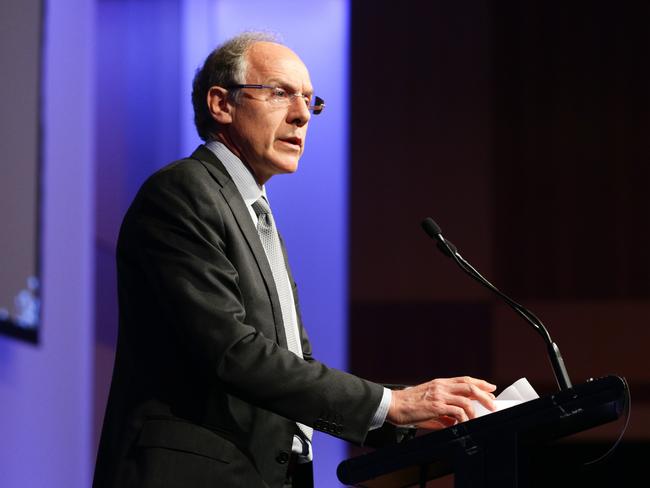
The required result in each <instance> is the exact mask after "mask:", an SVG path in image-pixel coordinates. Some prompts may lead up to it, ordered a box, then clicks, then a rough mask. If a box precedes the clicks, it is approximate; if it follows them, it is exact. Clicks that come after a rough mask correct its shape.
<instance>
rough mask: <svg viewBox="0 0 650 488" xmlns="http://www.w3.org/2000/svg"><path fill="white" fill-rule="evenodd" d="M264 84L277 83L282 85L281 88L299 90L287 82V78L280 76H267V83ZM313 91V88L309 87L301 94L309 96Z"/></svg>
mask: <svg viewBox="0 0 650 488" xmlns="http://www.w3.org/2000/svg"><path fill="white" fill-rule="evenodd" d="M265 84H268V85H278V86H281V87H283V88H289V89H291V90H292V91H294V92H298V91H300V90H298V89H296V86H295V85H293V84H291V83H290V82H288V81H287V80H283V79H282V78H269V79H268V81H267V83H265ZM313 92H314V90H313V89H312V88H310V89H309V90H306V91H305V92H304V93H303V95H309V96H311V95H313Z"/></svg>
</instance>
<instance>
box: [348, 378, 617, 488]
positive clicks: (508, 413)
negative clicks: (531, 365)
mask: <svg viewBox="0 0 650 488" xmlns="http://www.w3.org/2000/svg"><path fill="white" fill-rule="evenodd" d="M628 398H629V397H628V391H627V383H626V381H625V380H624V379H623V378H621V377H618V376H606V377H603V378H599V379H594V380H590V381H587V382H586V383H582V384H579V385H575V386H573V387H571V388H568V389H565V390H562V391H559V392H558V393H555V394H552V395H548V396H545V397H542V398H538V399H536V400H532V401H529V402H525V403H522V404H520V405H517V406H515V407H511V408H508V409H505V410H501V411H499V412H494V413H491V414H489V415H486V416H483V417H479V418H477V419H473V420H470V421H467V422H463V423H461V424H458V425H455V426H453V427H448V428H446V429H443V430H439V431H434V432H431V433H428V434H425V435H420V436H416V437H414V438H411V439H408V440H406V441H403V442H401V443H399V444H394V445H390V446H387V447H384V448H381V449H377V450H376V451H373V452H370V453H367V454H363V455H361V456H357V457H354V458H351V459H348V460H346V461H343V462H342V463H340V464H339V466H338V470H337V475H338V478H339V480H340V481H341V482H342V483H344V484H347V485H352V486H359V487H368V488H398V487H409V486H418V485H420V486H424V485H425V483H426V481H428V480H431V479H435V478H438V477H440V476H444V475H447V474H450V473H454V480H455V481H454V486H455V488H493V487H499V488H525V487H528V486H530V482H531V480H532V479H533V478H532V477H534V476H535V472H534V470H535V468H534V466H533V464H532V463H531V455H532V453H534V452H538V451H539V450H540V449H543V448H544V446H545V445H546V444H548V443H549V442H551V441H554V440H557V439H560V438H562V437H565V436H568V435H571V434H576V433H578V432H582V431H585V430H588V429H590V428H593V427H596V426H598V425H602V424H605V423H608V422H612V421H614V420H616V419H618V418H619V417H620V416H621V415H622V413H623V411H624V407H625V405H626V401H627V399H628ZM544 469H553V466H546V467H545V468H544Z"/></svg>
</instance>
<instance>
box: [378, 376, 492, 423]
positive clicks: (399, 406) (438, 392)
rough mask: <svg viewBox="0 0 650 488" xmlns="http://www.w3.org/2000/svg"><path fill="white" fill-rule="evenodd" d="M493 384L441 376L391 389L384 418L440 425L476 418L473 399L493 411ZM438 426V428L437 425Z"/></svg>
mask: <svg viewBox="0 0 650 488" xmlns="http://www.w3.org/2000/svg"><path fill="white" fill-rule="evenodd" d="M495 389H496V385H493V384H492V383H488V382H487V381H484V380H480V379H477V378H472V377H470V376H463V377H457V378H440V379H435V380H432V381H429V382H427V383H423V384H420V385H417V386H414V387H412V388H409V389H406V390H401V391H394V392H393V400H392V403H391V407H390V409H389V413H388V417H387V419H388V420H389V421H390V422H392V423H395V424H397V425H403V424H415V423H417V424H418V425H422V426H424V425H426V426H428V427H426V428H441V427H446V426H449V425H453V424H454V423H456V422H465V421H466V420H469V419H472V418H474V417H475V413H474V407H473V406H472V400H477V401H478V402H480V403H481V404H482V405H483V406H485V408H487V409H489V410H495V409H496V406H495V405H494V395H493V394H492V392H493V391H494V390H495ZM436 426H437V427H436Z"/></svg>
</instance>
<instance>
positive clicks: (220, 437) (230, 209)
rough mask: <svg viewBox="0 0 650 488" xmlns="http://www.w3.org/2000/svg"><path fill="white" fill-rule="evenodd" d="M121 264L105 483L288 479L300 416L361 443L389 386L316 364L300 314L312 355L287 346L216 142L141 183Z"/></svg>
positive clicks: (98, 473) (147, 485)
mask: <svg viewBox="0 0 650 488" xmlns="http://www.w3.org/2000/svg"><path fill="white" fill-rule="evenodd" d="M117 268H118V291H119V305H120V327H119V335H118V344H117V352H116V359H115V369H114V373H113V381H112V385H111V392H110V398H109V401H108V406H107V410H106V416H105V419H104V427H103V431H102V437H101V442H100V449H99V453H98V459H97V465H96V469H95V479H94V487H95V488H108V487H110V488H129V487H139V488H154V487H156V488H160V487H170V488H171V487H179V488H181V487H182V488H201V487H211V488H214V487H228V486H237V487H239V486H241V487H279V486H282V483H283V481H284V478H285V473H286V469H287V464H286V463H287V460H288V455H289V453H290V451H291V444H292V438H293V435H294V433H295V432H296V430H295V429H296V427H295V421H299V422H302V423H304V424H306V425H310V426H312V427H314V428H315V429H318V430H321V431H325V432H328V433H330V434H333V435H335V436H338V437H341V438H343V439H346V440H348V441H351V442H354V443H362V442H363V441H364V438H365V436H366V433H367V431H368V427H369V423H370V421H371V418H372V416H373V414H374V412H375V410H376V408H377V406H378V404H379V401H380V398H381V395H382V388H381V386H379V385H377V384H375V383H371V382H368V381H365V380H362V379H360V378H357V377H355V376H352V375H349V374H347V373H344V372H341V371H337V370H334V369H330V368H328V367H327V366H325V365H324V364H322V363H320V362H318V361H316V360H315V359H314V358H313V357H312V355H311V347H310V345H309V341H308V339H307V335H306V334H305V331H304V328H303V327H302V323H300V324H299V327H300V330H301V334H302V348H303V351H304V360H303V359H300V358H298V357H296V356H295V355H294V354H292V353H291V352H289V351H288V350H287V345H286V339H285V334H284V328H283V324H282V314H281V313H280V303H279V301H278V296H277V292H276V290H275V286H274V284H273V278H272V274H271V269H270V267H269V265H268V262H267V260H266V255H265V254H264V249H263V247H262V244H261V242H260V239H259V237H258V234H257V231H256V229H255V227H254V225H253V222H252V220H251V218H250V215H249V213H248V210H247V208H246V206H245V204H244V201H243V200H242V198H241V196H240V195H239V192H238V190H237V188H236V186H235V184H234V183H233V181H232V180H231V178H230V176H229V175H228V173H227V172H226V170H225V168H224V167H223V165H222V164H221V163H220V162H219V160H218V159H217V158H216V157H215V156H214V155H213V153H212V152H211V151H209V150H208V149H206V148H205V147H199V149H197V150H196V151H195V152H194V154H192V156H191V157H190V158H188V159H185V160H182V161H178V162H175V163H172V164H171V165H169V166H167V167H165V168H163V169H162V170H160V171H158V172H157V173H156V174H154V175H153V176H152V177H150V178H149V179H148V180H147V181H146V182H145V183H144V185H143V186H142V188H141V189H140V191H139V192H138V195H137V196H136V198H135V200H134V202H133V204H132V205H131V207H130V208H129V210H128V212H127V214H126V216H125V218H124V222H123V224H122V228H121V231H120V237H119V240H118V246H117ZM290 279H291V283H292V284H293V286H294V297H295V299H296V304H297V303H298V300H297V296H296V295H295V291H296V289H295V283H294V281H293V278H290ZM298 315H299V314H298ZM299 320H300V319H299ZM315 456H316V459H317V457H318V453H317V452H316V453H315Z"/></svg>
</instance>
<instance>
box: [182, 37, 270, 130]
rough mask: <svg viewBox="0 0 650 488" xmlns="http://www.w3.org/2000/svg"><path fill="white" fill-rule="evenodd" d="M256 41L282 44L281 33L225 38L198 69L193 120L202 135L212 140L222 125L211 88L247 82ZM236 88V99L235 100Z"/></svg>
mask: <svg viewBox="0 0 650 488" xmlns="http://www.w3.org/2000/svg"><path fill="white" fill-rule="evenodd" d="M257 42H274V43H276V44H282V42H281V41H280V40H279V37H278V36H277V35H275V34H272V33H267V32H244V33H243V34H239V35H238V36H236V37H233V38H232V39H230V40H228V41H226V42H224V43H223V44H221V45H220V46H218V47H217V48H216V49H215V50H214V51H212V52H211V53H210V54H209V55H208V57H207V58H206V60H205V62H204V63H203V66H202V67H201V68H199V69H198V70H197V71H196V74H195V75H194V81H193V82H192V106H193V107H194V124H195V125H196V130H197V132H198V133H199V137H201V139H203V140H204V141H208V140H210V139H211V138H212V137H213V135H214V133H215V132H216V131H217V130H218V129H219V124H218V123H217V122H216V121H215V120H214V119H213V118H212V115H211V114H210V111H209V110H208V105H207V102H206V100H207V96H208V91H209V90H210V88H211V87H213V86H221V87H223V88H228V87H229V86H232V85H238V84H242V83H244V82H245V81H246V80H245V77H246V70H247V67H248V66H247V62H246V52H247V51H248V50H249V49H250V47H251V46H252V45H253V44H255V43H257ZM237 93H238V92H235V94H234V97H233V98H232V100H233V101H235V102H236V96H237Z"/></svg>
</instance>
